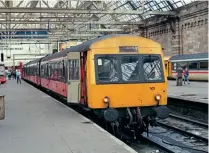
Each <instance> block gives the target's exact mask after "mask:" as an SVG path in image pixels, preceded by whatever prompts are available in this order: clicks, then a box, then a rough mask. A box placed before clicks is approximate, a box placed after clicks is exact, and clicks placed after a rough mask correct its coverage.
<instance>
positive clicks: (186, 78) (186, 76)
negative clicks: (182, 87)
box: [184, 67, 190, 84]
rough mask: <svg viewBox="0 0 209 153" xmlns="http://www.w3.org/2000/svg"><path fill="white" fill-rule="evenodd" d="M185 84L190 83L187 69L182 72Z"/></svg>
mask: <svg viewBox="0 0 209 153" xmlns="http://www.w3.org/2000/svg"><path fill="white" fill-rule="evenodd" d="M185 82H187V83H188V84H190V82H189V70H188V68H187V67H186V68H185V70H184V84H185Z"/></svg>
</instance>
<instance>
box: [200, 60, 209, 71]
mask: <svg viewBox="0 0 209 153" xmlns="http://www.w3.org/2000/svg"><path fill="white" fill-rule="evenodd" d="M200 69H207V70H208V61H201V62H200Z"/></svg>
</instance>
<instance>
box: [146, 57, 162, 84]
mask: <svg viewBox="0 0 209 153" xmlns="http://www.w3.org/2000/svg"><path fill="white" fill-rule="evenodd" d="M143 69H144V77H145V80H150V81H151V80H152V81H157V80H162V79H163V74H162V70H163V68H162V66H161V59H160V58H159V57H157V56H145V57H144V58H143Z"/></svg>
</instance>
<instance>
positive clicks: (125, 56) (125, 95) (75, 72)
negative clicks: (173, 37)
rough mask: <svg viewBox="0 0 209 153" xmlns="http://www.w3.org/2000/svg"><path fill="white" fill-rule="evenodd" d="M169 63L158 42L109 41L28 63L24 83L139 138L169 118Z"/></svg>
mask: <svg viewBox="0 0 209 153" xmlns="http://www.w3.org/2000/svg"><path fill="white" fill-rule="evenodd" d="M163 58H164V56H163V52H162V47H161V45H160V44H159V43H157V42H155V41H153V40H150V39H147V38H143V37H138V36H131V35H107V36H103V37H99V38H95V39H92V40H89V41H86V42H84V43H82V44H80V45H78V46H74V47H70V48H68V49H65V50H64V51H60V52H57V53H54V54H50V55H46V56H45V57H42V58H39V59H36V60H33V61H30V62H28V63H26V64H25V65H24V66H23V78H24V79H25V80H26V81H29V82H31V83H33V84H35V85H36V86H39V87H41V88H43V89H46V90H48V91H50V92H52V93H54V94H57V95H59V96H60V97H63V98H64V99H66V102H67V103H69V104H74V105H75V104H76V105H79V106H82V108H85V110H88V111H92V112H93V113H94V114H95V115H96V116H97V117H99V118H100V119H103V120H104V121H105V122H106V123H107V124H108V125H110V126H111V127H112V128H113V129H114V130H115V131H116V133H117V135H118V136H120V135H121V133H122V132H124V133H125V132H131V133H133V136H134V137H135V138H136V137H137V136H139V134H141V133H142V132H144V131H145V130H147V127H148V126H149V125H152V126H154V125H155V120H156V117H158V118H167V117H168V114H169V110H168V108H167V106H166V105H167V93H168V91H167V78H166V75H165V67H164V60H163Z"/></svg>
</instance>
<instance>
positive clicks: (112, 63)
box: [97, 56, 119, 82]
mask: <svg viewBox="0 0 209 153" xmlns="http://www.w3.org/2000/svg"><path fill="white" fill-rule="evenodd" d="M97 74H98V79H99V81H105V82H116V81H118V80H119V77H118V72H117V60H116V58H115V57H108V56H107V57H99V58H97Z"/></svg>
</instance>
